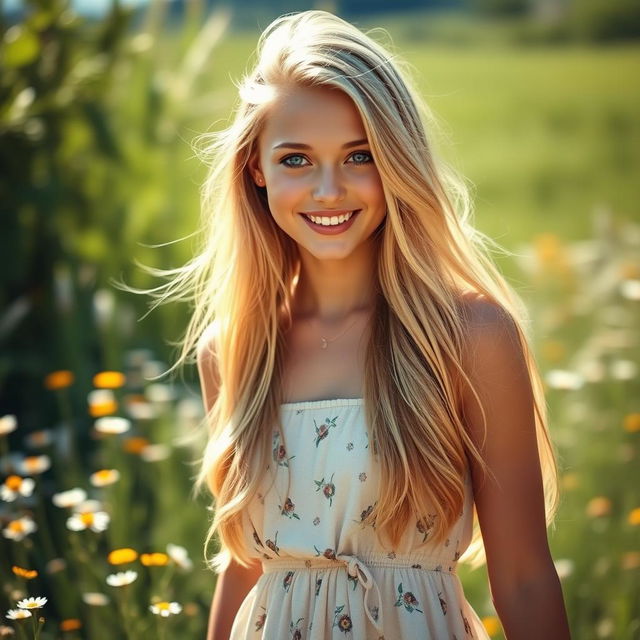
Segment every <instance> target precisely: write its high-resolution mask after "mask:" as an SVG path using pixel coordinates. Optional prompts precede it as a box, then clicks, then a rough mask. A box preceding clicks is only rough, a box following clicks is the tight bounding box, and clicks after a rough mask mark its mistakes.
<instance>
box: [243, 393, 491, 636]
mask: <svg viewBox="0 0 640 640" xmlns="http://www.w3.org/2000/svg"><path fill="white" fill-rule="evenodd" d="M281 423H282V435H280V432H279V431H278V430H277V429H274V432H273V455H272V460H271V463H270V469H269V471H268V472H266V473H265V480H264V482H263V486H262V488H261V491H260V493H258V494H257V496H256V498H255V499H254V500H253V502H252V503H251V505H250V507H249V509H248V510H247V512H246V516H245V517H246V521H245V531H246V536H247V545H248V547H249V548H250V549H254V551H255V557H257V558H260V559H261V560H262V566H263V570H264V573H263V574H262V576H260V578H259V579H258V581H257V583H256V584H255V586H254V587H253V588H252V589H251V590H250V591H249V593H248V594H247V596H246V598H245V600H244V601H243V603H242V604H241V605H240V608H239V610H238V613H237V615H236V618H235V621H234V624H233V628H232V631H231V640H244V639H256V638H264V639H265V640H285V639H292V640H325V639H340V640H342V639H344V638H346V639H349V638H350V639H352V640H369V639H374V640H378V639H379V638H382V637H384V638H385V640H400V639H407V640H414V639H415V640H418V639H432V640H444V639H446V640H465V639H469V638H482V639H487V638H488V637H489V636H488V635H487V633H486V632H485V630H484V627H483V625H482V623H481V621H480V619H479V618H478V616H477V615H476V613H475V611H474V610H473V609H472V608H471V606H470V605H469V603H468V602H467V600H466V599H465V596H464V593H463V590H462V585H461V583H460V580H459V578H458V576H457V574H456V564H457V560H458V558H459V557H460V555H461V554H462V553H463V551H464V550H465V549H466V548H467V546H468V544H469V542H470V540H471V525H472V513H473V511H472V510H473V498H472V492H471V482H470V477H469V474H467V478H466V484H465V488H466V489H465V494H466V497H465V503H464V508H463V511H462V513H461V515H460V518H459V520H458V521H457V522H456V524H455V525H454V526H453V527H452V528H451V530H450V535H449V538H448V539H447V540H446V541H445V542H444V543H442V544H441V545H439V546H435V545H431V546H429V545H427V546H426V547H422V548H417V547H418V545H419V544H420V543H422V542H423V541H426V540H428V538H429V533H430V528H431V527H432V526H433V519H432V516H429V517H427V518H425V519H423V520H419V521H417V522H415V523H414V524H413V526H412V527H409V528H408V530H407V531H406V532H405V534H404V536H403V538H402V541H401V544H400V545H399V546H398V547H397V548H396V549H392V550H390V549H386V548H384V547H381V546H380V544H379V543H378V542H377V541H376V538H375V532H374V531H373V529H372V527H371V526H369V527H365V526H363V524H361V521H362V520H364V518H365V517H366V515H367V513H368V512H369V511H370V510H371V509H372V508H373V506H374V504H375V500H376V496H377V492H378V484H377V476H378V474H377V473H376V466H375V458H374V456H373V455H372V453H370V450H369V441H368V432H367V428H366V424H365V419H364V400H363V399H361V398H352V399H338V400H320V401H310V402H294V403H288V404H283V405H281ZM274 471H275V474H276V475H275V481H273V478H272V476H271V473H270V472H274Z"/></svg>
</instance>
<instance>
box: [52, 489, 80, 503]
mask: <svg viewBox="0 0 640 640" xmlns="http://www.w3.org/2000/svg"><path fill="white" fill-rule="evenodd" d="M86 499H87V492H86V491H85V490H84V489H80V488H75V489H69V490H68V491H61V492H60V493H54V494H53V496H52V498H51V500H52V501H53V504H55V505H56V507H61V508H65V507H66V508H71V507H76V506H78V505H79V504H80V503H82V502H84V501H85V500H86Z"/></svg>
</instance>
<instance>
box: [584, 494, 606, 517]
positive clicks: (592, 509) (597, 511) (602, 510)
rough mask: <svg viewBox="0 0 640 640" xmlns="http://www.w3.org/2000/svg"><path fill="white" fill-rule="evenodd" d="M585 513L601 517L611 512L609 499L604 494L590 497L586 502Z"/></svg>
mask: <svg viewBox="0 0 640 640" xmlns="http://www.w3.org/2000/svg"><path fill="white" fill-rule="evenodd" d="M586 511H587V515H588V516H589V517H590V518H601V517H603V516H608V515H609V514H610V513H611V500H609V498H606V497H605V496H596V497H595V498H591V500H589V503H588V504H587V509H586Z"/></svg>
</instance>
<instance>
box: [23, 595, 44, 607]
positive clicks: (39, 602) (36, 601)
mask: <svg viewBox="0 0 640 640" xmlns="http://www.w3.org/2000/svg"><path fill="white" fill-rule="evenodd" d="M45 604H47V599H46V598H42V597H37V598H25V599H24V600H20V602H16V606H17V607H18V609H40V608H42V607H44V605H45Z"/></svg>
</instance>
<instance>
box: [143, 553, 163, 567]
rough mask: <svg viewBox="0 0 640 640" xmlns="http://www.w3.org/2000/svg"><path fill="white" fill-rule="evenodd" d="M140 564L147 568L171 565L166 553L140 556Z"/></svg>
mask: <svg viewBox="0 0 640 640" xmlns="http://www.w3.org/2000/svg"><path fill="white" fill-rule="evenodd" d="M140 562H142V564H143V565H144V566H145V567H163V566H164V565H166V564H169V556H168V555H167V554H166V553H160V552H156V553H143V554H142V555H141V556H140Z"/></svg>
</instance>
